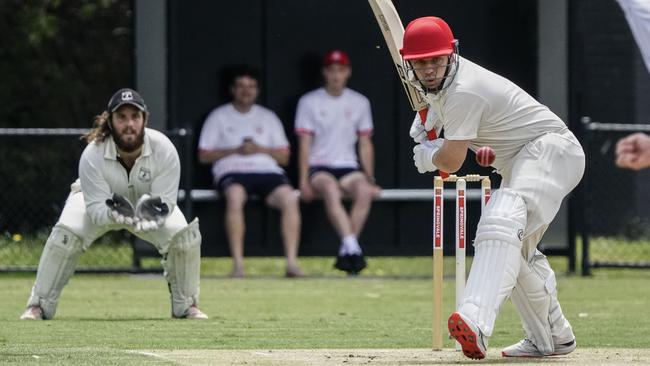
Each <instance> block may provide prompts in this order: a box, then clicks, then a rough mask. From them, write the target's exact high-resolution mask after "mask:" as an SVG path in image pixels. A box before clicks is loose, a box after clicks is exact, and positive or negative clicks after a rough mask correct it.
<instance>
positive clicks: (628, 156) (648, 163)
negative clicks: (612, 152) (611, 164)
mask: <svg viewBox="0 0 650 366" xmlns="http://www.w3.org/2000/svg"><path fill="white" fill-rule="evenodd" d="M616 165H617V166H618V167H619V168H627V169H632V170H641V169H644V168H648V167H650V136H648V135H646V134H645V133H641V132H637V133H633V134H631V135H629V136H627V137H624V138H622V139H620V140H619V141H618V142H617V143H616Z"/></svg>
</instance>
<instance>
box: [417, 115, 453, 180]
mask: <svg viewBox="0 0 650 366" xmlns="http://www.w3.org/2000/svg"><path fill="white" fill-rule="evenodd" d="M428 112H429V109H428V108H424V109H420V110H419V111H418V114H419V115H420V121H421V122H422V125H424V124H425V123H426V121H427V113H428ZM437 138H438V135H437V134H436V130H434V129H431V130H430V131H427V140H429V141H432V140H435V139H437ZM438 171H439V172H440V176H441V177H442V178H447V177H449V173H447V172H443V171H442V170H438Z"/></svg>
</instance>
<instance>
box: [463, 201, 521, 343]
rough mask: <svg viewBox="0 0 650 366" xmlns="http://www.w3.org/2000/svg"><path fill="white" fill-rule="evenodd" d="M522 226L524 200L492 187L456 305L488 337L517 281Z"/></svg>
mask: <svg viewBox="0 0 650 366" xmlns="http://www.w3.org/2000/svg"><path fill="white" fill-rule="evenodd" d="M525 227H526V204H525V203H524V200H523V199H522V198H521V197H519V195H517V194H516V193H515V192H513V191H512V190H509V189H499V190H497V191H495V192H494V194H493V195H492V197H491V198H490V202H488V204H487V206H486V208H485V212H484V213H483V215H482V216H481V219H480V221H479V224H478V229H477V234H476V239H475V243H474V246H475V248H476V249H475V255H474V260H473V262H472V268H471V270H470V273H469V278H468V279H467V287H466V288H465V296H464V297H463V301H462V302H461V304H460V306H459V307H458V311H459V312H460V313H462V314H463V315H464V316H467V317H468V318H469V319H471V320H472V321H473V322H474V323H475V324H476V325H477V326H478V327H479V328H480V329H481V331H482V332H483V334H485V335H486V336H488V337H489V336H490V335H492V331H493V330H494V321H495V320H496V317H497V314H498V313H499V308H500V307H501V304H502V303H503V302H504V301H505V299H507V298H508V296H510V293H511V292H512V289H513V288H514V286H515V283H516V281H517V277H518V275H519V268H520V266H521V257H522V255H521V248H522V239H523V230H524V228H525Z"/></svg>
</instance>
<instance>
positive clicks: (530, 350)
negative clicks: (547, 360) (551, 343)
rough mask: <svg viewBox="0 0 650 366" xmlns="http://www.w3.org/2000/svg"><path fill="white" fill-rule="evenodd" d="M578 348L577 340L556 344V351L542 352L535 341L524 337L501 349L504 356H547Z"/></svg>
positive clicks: (562, 353) (560, 354)
mask: <svg viewBox="0 0 650 366" xmlns="http://www.w3.org/2000/svg"><path fill="white" fill-rule="evenodd" d="M574 349H576V340H575V339H574V340H572V341H571V342H567V343H562V344H556V345H555V351H553V353H551V354H550V355H544V354H542V353H541V352H540V351H539V350H538V349H537V346H535V343H533V341H531V340H530V339H528V338H525V339H522V340H521V341H519V343H515V344H513V345H512V346H508V347H506V348H504V349H503V351H501V356H503V357H546V356H562V355H566V354H569V353H571V352H573V350H574Z"/></svg>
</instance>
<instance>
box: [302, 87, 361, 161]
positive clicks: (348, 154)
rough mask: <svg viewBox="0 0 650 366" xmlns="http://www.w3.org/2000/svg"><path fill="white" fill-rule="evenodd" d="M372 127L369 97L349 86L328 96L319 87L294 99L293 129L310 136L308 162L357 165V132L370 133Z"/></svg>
mask: <svg viewBox="0 0 650 366" xmlns="http://www.w3.org/2000/svg"><path fill="white" fill-rule="evenodd" d="M372 130H373V124H372V112H371V111H370V101H368V98H366V97H365V96H363V95H362V94H360V93H358V92H356V91H354V90H352V89H348V88H345V89H344V90H343V93H342V94H341V95H339V96H332V95H330V94H328V93H327V91H325V88H319V89H316V90H313V91H311V92H309V93H307V94H305V95H303V96H302V97H301V98H300V100H299V101H298V108H297V110H296V121H295V132H296V133H297V134H310V135H312V136H313V143H312V146H311V151H310V155H309V166H328V167H332V168H358V167H359V163H358V160H357V154H356V151H355V146H356V143H357V140H358V136H370V135H372Z"/></svg>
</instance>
